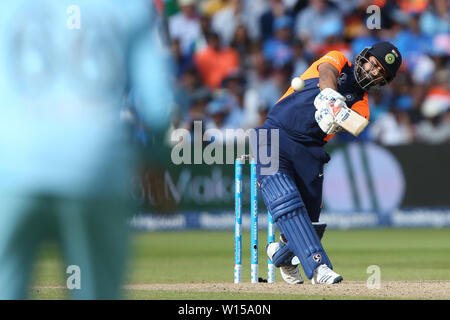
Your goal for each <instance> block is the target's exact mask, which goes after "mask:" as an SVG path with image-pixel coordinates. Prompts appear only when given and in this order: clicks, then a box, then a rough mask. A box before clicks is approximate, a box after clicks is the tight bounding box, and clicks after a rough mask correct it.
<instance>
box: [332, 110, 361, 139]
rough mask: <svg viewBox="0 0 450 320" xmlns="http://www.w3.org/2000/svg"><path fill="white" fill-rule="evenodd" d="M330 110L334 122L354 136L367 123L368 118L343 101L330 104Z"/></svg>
mask: <svg viewBox="0 0 450 320" xmlns="http://www.w3.org/2000/svg"><path fill="white" fill-rule="evenodd" d="M331 110H332V112H333V115H334V119H335V121H336V123H337V124H339V126H340V127H342V128H343V129H344V130H345V131H347V132H350V133H351V134H353V135H354V136H355V137H356V136H357V135H359V134H360V133H361V132H362V131H363V130H364V128H365V127H367V125H368V124H369V120H367V119H366V118H364V117H363V116H361V115H359V114H358V113H357V112H356V111H353V110H352V109H350V108H349V107H347V105H346V104H345V103H336V104H334V105H332V106H331Z"/></svg>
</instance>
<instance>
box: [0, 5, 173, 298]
mask: <svg viewBox="0 0 450 320" xmlns="http://www.w3.org/2000/svg"><path fill="white" fill-rule="evenodd" d="M148 3H152V2H149V1H144V0H142V1H141V0H130V1H119V0H70V1H65V0H58V1H55V0H48V1H47V0H35V1H32V0H29V1H27V0H17V1H13V2H8V3H6V2H4V3H3V2H2V4H0V70H1V72H0V150H1V157H0V176H1V180H0V208H1V209H0V298H2V299H22V298H25V297H26V296H27V289H28V284H29V281H30V274H31V271H32V266H33V259H34V258H35V253H36V251H37V249H38V248H39V245H40V244H41V243H42V242H43V241H44V240H46V239H57V240H58V241H59V244H60V247H61V248H62V250H63V257H64V260H65V268H67V267H68V266H76V268H75V269H74V270H76V269H77V268H78V270H79V272H80V273H79V276H80V279H79V280H80V282H79V286H78V288H75V289H74V290H72V291H71V293H72V297H74V298H77V299H115V298H118V297H119V294H120V283H121V281H122V278H123V274H124V268H125V262H126V257H127V247H128V236H129V234H128V226H127V219H128V218H129V215H130V214H131V213H132V210H131V209H132V207H131V206H130V203H131V202H130V201H129V199H128V193H129V191H128V188H129V182H130V176H131V173H132V169H133V165H134V163H135V157H134V152H133V150H132V148H131V146H130V145H128V144H127V143H128V140H129V139H128V137H127V135H126V132H125V130H124V126H123V124H122V123H121V122H120V115H119V114H120V108H121V104H122V102H123V101H124V100H125V99H124V96H125V95H126V94H127V92H129V91H130V89H133V92H134V93H135V100H136V101H139V105H140V111H141V114H140V116H141V120H143V121H144V122H145V123H146V124H147V125H148V127H149V128H151V129H152V130H154V131H160V130H164V129H165V128H166V126H167V123H168V120H169V102H170V101H169V100H170V92H167V91H168V90H167V88H170V85H169V72H168V70H167V68H166V61H165V59H164V58H163V55H162V54H161V53H160V48H159V47H158V41H157V38H156V34H155V32H154V27H153V24H154V21H155V12H154V10H153V7H150V6H149V5H148ZM161 92H165V93H166V94H164V95H162V94H161ZM65 271H66V269H64V270H61V272H62V273H63V274H65ZM65 275H66V274H65ZM66 276H68V275H66Z"/></svg>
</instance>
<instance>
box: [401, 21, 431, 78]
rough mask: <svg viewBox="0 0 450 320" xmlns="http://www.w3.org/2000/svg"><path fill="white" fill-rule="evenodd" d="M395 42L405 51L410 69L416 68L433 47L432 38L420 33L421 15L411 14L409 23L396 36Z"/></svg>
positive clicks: (406, 61) (406, 63)
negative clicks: (422, 57)
mask: <svg viewBox="0 0 450 320" xmlns="http://www.w3.org/2000/svg"><path fill="white" fill-rule="evenodd" d="M394 42H395V43H396V44H397V46H398V49H399V50H401V52H404V53H405V54H404V57H405V58H404V62H405V65H406V66H407V68H408V69H410V70H414V68H415V67H416V65H417V62H418V61H419V59H420V57H421V56H422V55H424V54H425V53H426V52H427V51H428V48H430V47H431V38H430V37H425V36H424V35H423V34H421V33H420V28H419V15H417V14H413V15H411V16H410V18H409V21H408V23H407V24H404V25H403V28H402V30H401V31H400V32H399V33H398V34H397V35H396V36H395V38H394Z"/></svg>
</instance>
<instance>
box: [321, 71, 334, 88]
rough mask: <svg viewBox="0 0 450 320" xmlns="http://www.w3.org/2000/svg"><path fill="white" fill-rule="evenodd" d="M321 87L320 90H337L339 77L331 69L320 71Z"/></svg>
mask: <svg viewBox="0 0 450 320" xmlns="http://www.w3.org/2000/svg"><path fill="white" fill-rule="evenodd" d="M319 87H320V90H323V89H325V88H331V89H333V90H336V91H337V78H336V77H335V75H334V73H333V72H331V71H326V72H323V73H320V78H319Z"/></svg>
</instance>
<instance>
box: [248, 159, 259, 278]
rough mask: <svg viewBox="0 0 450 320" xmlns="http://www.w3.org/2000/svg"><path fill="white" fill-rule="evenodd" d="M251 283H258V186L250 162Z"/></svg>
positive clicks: (253, 163)
mask: <svg viewBox="0 0 450 320" xmlns="http://www.w3.org/2000/svg"><path fill="white" fill-rule="evenodd" d="M250 186H251V190H250V199H251V200H250V201H251V202H250V210H251V212H250V218H251V219H250V223H251V227H250V229H251V239H250V241H251V242H250V243H251V277H250V279H251V283H258V184H257V181H256V162H255V160H254V159H252V160H250Z"/></svg>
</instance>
